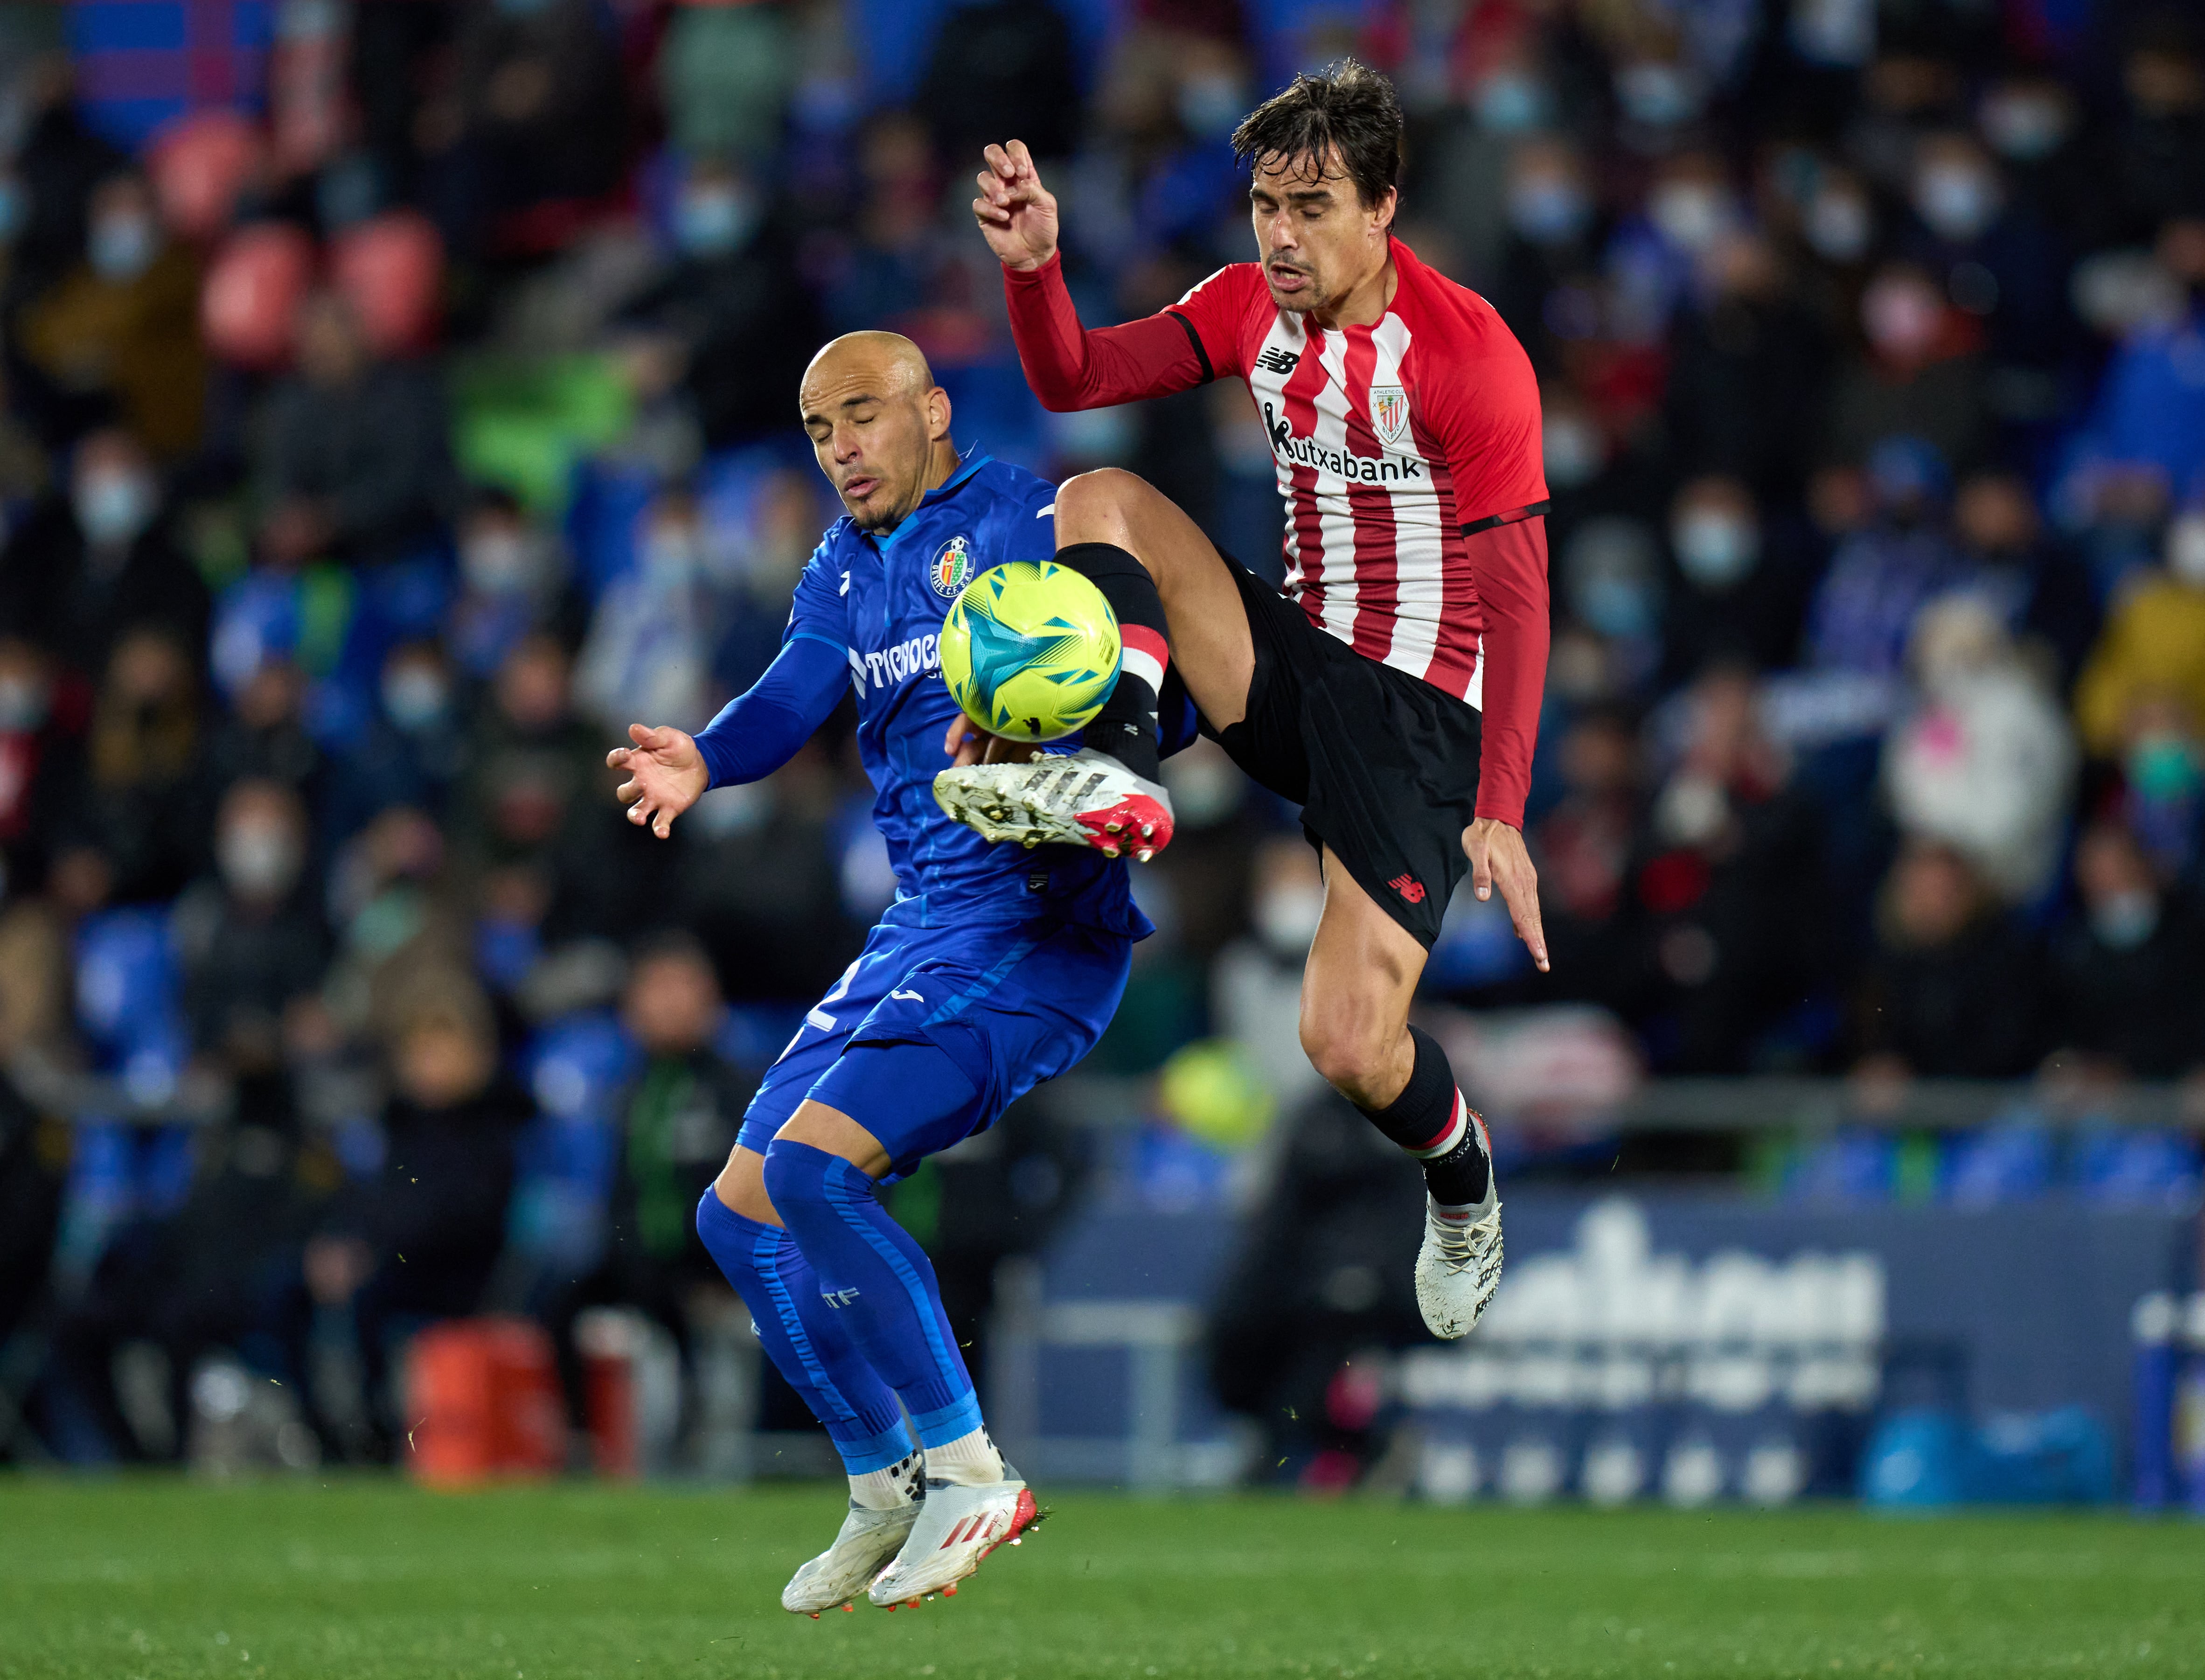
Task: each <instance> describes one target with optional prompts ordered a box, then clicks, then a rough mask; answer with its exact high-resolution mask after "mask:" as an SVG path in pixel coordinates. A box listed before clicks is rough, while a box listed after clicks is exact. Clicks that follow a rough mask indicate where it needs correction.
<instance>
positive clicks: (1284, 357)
mask: <svg viewBox="0 0 2205 1680" xmlns="http://www.w3.org/2000/svg"><path fill="white" fill-rule="evenodd" d="M1301 360H1302V359H1301V353H1300V352H1299V351H1298V350H1282V349H1279V348H1278V346H1276V345H1273V346H1272V347H1271V348H1270V349H1268V350H1266V351H1264V352H1263V354H1261V355H1260V356H1257V358H1256V366H1258V367H1260V368H1262V369H1263V371H1264V372H1266V373H1291V372H1293V371H1294V369H1295V368H1297V367H1299V366H1301Z"/></svg>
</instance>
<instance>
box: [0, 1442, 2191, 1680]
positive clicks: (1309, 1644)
mask: <svg viewBox="0 0 2205 1680" xmlns="http://www.w3.org/2000/svg"><path fill="white" fill-rule="evenodd" d="M838 1504H839V1495H838V1493H837V1492H835V1490H832V1489H830V1488H828V1487H826V1486H817V1487H799V1488H790V1487H776V1488H771V1489H768V1490H765V1491H756V1492H728V1491H708V1490H695V1491H686V1490H675V1491H660V1490H648V1491H645V1490H633V1491H631V1490H621V1489H601V1488H593V1487H580V1486H574V1487H567V1486H561V1487H550V1488H513V1489H505V1490H500V1491H496V1492H485V1493H481V1494H474V1495H466V1496H441V1495H431V1494H426V1493H422V1492H415V1491H413V1490H410V1489H408V1488H406V1487H404V1486H400V1485H398V1484H395V1483H387V1482H381V1481H368V1480H351V1481H348V1480H333V1481H332V1482H330V1484H328V1485H326V1486H323V1485H318V1484H313V1483H308V1484H305V1485H299V1484H279V1483H264V1484H252V1485H242V1486H216V1487H209V1486H197V1485H193V1484H191V1483H187V1482H183V1481H180V1480H131V1479H125V1480H110V1481H105V1482H98V1483H72V1482H61V1481H48V1480H15V1481H5V1480H0V1677H6V1680H33V1677H35V1680H46V1677H71V1680H74V1677H80V1676H82V1677H97V1680H127V1677H134V1676H144V1677H147V1680H161V1677H170V1676H193V1677H201V1676H205V1677H229V1676H235V1677H237V1680H259V1677H261V1676H270V1677H278V1676H280V1677H293V1676H296V1677H310V1680H371V1677H373V1680H413V1677H437V1680H448V1677H449V1680H477V1677H479V1680H566V1677H576V1676H585V1675H587V1676H607V1677H619V1676H651V1677H662V1676H664V1677H689V1676H700V1677H702V1676H712V1677H717V1676H740V1677H743V1680H823V1677H841V1676H867V1677H871V1676H884V1677H885V1676H897V1677H902V1676H914V1677H925V1676H932V1677H936V1680H1007V1677H1013V1676H1015V1677H1020V1680H1086V1677H1107V1680H1150V1677H1153V1676H1167V1675H1168V1676H1184V1677H1209V1676H1220V1677H1224V1676H1241V1675H1281V1676H1288V1677H1299V1676H1305V1675H1306V1676H1312V1677H1339V1680H1345V1677H1348V1676H1355V1677H1393V1676H1400V1677H1405V1680H1406V1677H1412V1676H1433V1677H1447V1680H1453V1677H1459V1676H1462V1677H1467V1676H1477V1677H1481V1680H1483V1677H1513V1676H1551V1677H1556V1680H1560V1677H1575V1676H1581V1675H1583V1676H1591V1675H1609V1676H1619V1677H1620V1676H1638V1675H1645V1676H1653V1677H1661V1680H1667V1677H1691V1676H1697V1675H1715V1676H1757V1675H1787V1676H1814V1677H1816V1680H1822V1677H1828V1676H1831V1675H1837V1674H1869V1675H1884V1674H1901V1675H1909V1674H1923V1675H1939V1676H1946V1675H1952V1676H1959V1675H1984V1676H2009V1675H2039V1674H2060V1675H2092V1676H2095V1675H2121V1676H2126V1675H2138V1676H2146V1675H2149V1676H2160V1675H2176V1674H2195V1675H2205V1524H2194V1523H2183V1522H2137V1521H2134V1520H2131V1519H2129V1518H2126V1517H2124V1516H2053V1515H2043V1516H2037V1515H2028V1516H1995V1517H1992V1516H1967V1517H1953V1518H1945V1519H1929V1520H1920V1521H1898V1520H1892V1519H1887V1518H1878V1517H1874V1516H1864V1515H1862V1514H1859V1513H1857V1512H1854V1511H1851V1510H1835V1509H1832V1510H1809V1511H1796V1512H1789V1513H1785V1514H1781V1515H1776V1514H1758V1513H1747V1512H1725V1513H1721V1514H1716V1515H1708V1514H1701V1515H1687V1514H1682V1513H1673V1512H1669V1511H1658V1510H1649V1511H1629V1512H1620V1513H1596V1512H1590V1511H1581V1510H1552V1511H1543V1512H1524V1511H1509V1510H1495V1509H1489V1508H1484V1507H1473V1508H1471V1509H1467V1510H1435V1509H1430V1508H1426V1507H1418V1506H1413V1505H1409V1506H1403V1505H1394V1504H1379V1503H1375V1502H1362V1501H1356V1500H1346V1501H1341V1502H1338V1503H1333V1504H1316V1503H1311V1502H1306V1501H1300V1500H1291V1499H1284V1498H1233V1499H1202V1500H1196V1499H1189V1500H1184V1501H1144V1500H1135V1499H1129V1498H1111V1497H1108V1496H1103V1495H1097V1494H1085V1493H1074V1494H1066V1495H1063V1496H1061V1497H1058V1498H1055V1516H1054V1517H1053V1519H1052V1520H1051V1521H1050V1522H1049V1523H1048V1524H1047V1525H1046V1526H1045V1527H1044V1528H1043V1529H1042V1530H1041V1531H1040V1533H1039V1534H1038V1535H1037V1538H1036V1539H1035V1540H1033V1541H1031V1543H1029V1544H1027V1545H1025V1546H1021V1547H1019V1549H1018V1550H1016V1551H1009V1550H1006V1551H1003V1552H998V1553H997V1554H996V1558H994V1559H993V1560H992V1561H991V1562H990V1564H988V1565H987V1566H986V1567H985V1568H984V1570H982V1571H981V1573H980V1575H979V1576H978V1578H977V1579H976V1580H975V1581H973V1582H969V1583H967V1585H966V1588H965V1589H964V1591H963V1592H961V1593H960V1594H959V1595H958V1596H957V1597H956V1598H955V1599H954V1600H935V1601H934V1602H933V1603H931V1604H928V1605H926V1606H923V1607H922V1608H920V1609H918V1610H917V1611H908V1610H906V1611H900V1612H898V1613H897V1614H895V1615H894V1616H889V1615H885V1614H883V1613H882V1612H880V1611H874V1610H870V1609H866V1610H860V1611H859V1612H857V1613H856V1614H854V1615H844V1614H839V1613H838V1614H830V1615H829V1616H827V1617H823V1618H822V1619H821V1620H819V1621H817V1622H812V1621H808V1620H804V1619H801V1618H799V1617H791V1616H787V1615H786V1614H784V1613H783V1612H782V1611H781V1610H780V1609H779V1607H778V1606H777V1605H776V1598H777V1595H778V1594H779V1592H780V1589H781V1585H782V1582H783V1581H784V1580H785V1579H786V1578H787V1575H788V1572H789V1570H791V1568H793V1566H794V1564H796V1563H798V1562H799V1560H800V1559H802V1558H804V1557H805V1556H807V1555H808V1554H809V1553H811V1552H813V1551H815V1550H816V1549H817V1547H818V1546H819V1545H820V1544H822V1543H823V1541H824V1540H825V1539H826V1537H827V1536H828V1534H829V1533H830V1532H831V1530H832V1528H833V1526H834V1524H835V1522H836V1521H837V1520H839V1512H838V1509H837V1507H838Z"/></svg>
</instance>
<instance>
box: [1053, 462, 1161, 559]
mask: <svg viewBox="0 0 2205 1680" xmlns="http://www.w3.org/2000/svg"><path fill="white" fill-rule="evenodd" d="M1154 493H1155V492H1154V491H1150V489H1149V486H1147V484H1146V483H1144V481H1143V480H1141V479H1139V478H1138V477H1136V476H1135V475H1134V474H1132V473H1128V472H1126V470H1125V469H1124V468H1121V467H1098V468H1096V469H1095V470H1094V471H1093V472H1091V473H1081V474H1078V475H1076V476H1075V477H1073V478H1069V479H1067V480H1065V481H1064V482H1063V483H1062V484H1061V485H1059V486H1057V487H1056V543H1057V546H1058V547H1059V548H1063V547H1067V546H1068V545H1071V544H1073V543H1109V544H1112V545H1114V546H1116V547H1119V548H1124V549H1130V548H1131V547H1132V535H1133V509H1134V508H1135V507H1136V505H1137V504H1138V502H1139V500H1140V497H1142V496H1143V495H1144V494H1150V495H1153V494H1154Z"/></svg>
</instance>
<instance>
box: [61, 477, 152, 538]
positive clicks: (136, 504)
mask: <svg viewBox="0 0 2205 1680" xmlns="http://www.w3.org/2000/svg"><path fill="white" fill-rule="evenodd" d="M70 501H71V505H72V506H74V509H76V522H77V527H78V528H79V529H80V530H81V531H82V532H83V533H84V534H85V539H86V541H88V542H90V543H91V544H92V545H93V546H94V547H97V548H119V547H121V546H122V545H123V544H125V543H128V542H132V541H134V540H135V539H137V536H138V533H140V532H141V531H143V530H144V529H145V528H146V527H147V526H148V525H150V524H152V522H153V511H154V505H155V493H154V490H153V484H152V480H150V479H148V478H147V477H146V475H145V474H142V473H127V472H126V473H118V472H96V473H87V474H86V475H85V476H84V478H83V480H81V481H80V483H79V484H78V486H77V488H76V493H75V495H74V496H73V497H71V498H70Z"/></svg>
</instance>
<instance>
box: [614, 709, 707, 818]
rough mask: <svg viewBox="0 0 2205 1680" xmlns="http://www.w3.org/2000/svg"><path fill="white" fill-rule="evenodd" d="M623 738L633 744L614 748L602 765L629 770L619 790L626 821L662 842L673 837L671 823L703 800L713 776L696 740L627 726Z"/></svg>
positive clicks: (672, 732) (678, 733)
mask: <svg viewBox="0 0 2205 1680" xmlns="http://www.w3.org/2000/svg"><path fill="white" fill-rule="evenodd" d="M627 738H628V739H629V740H630V741H632V742H634V743H635V744H634V745H633V747H615V748H613V750H612V751H611V752H609V753H608V754H605V762H606V763H607V764H609V765H610V766H612V767H613V768H614V769H615V770H624V771H627V781H625V782H623V783H621V784H620V789H619V792H620V801H621V804H623V805H625V806H627V819H628V820H629V821H630V822H632V823H633V824H635V825H637V826H638V827H639V828H643V827H647V828H649V829H650V830H651V832H652V833H653V834H656V835H657V837H659V838H660V839H662V840H663V839H665V838H666V837H668V836H669V835H670V834H672V833H673V831H674V819H675V818H676V817H678V816H680V815H681V813H683V812H684V811H686V810H687V809H688V808H689V807H691V806H692V805H694V804H695V803H696V802H697V801H698V799H700V798H702V797H703V796H704V789H706V788H708V787H710V785H711V783H712V777H711V772H710V771H708V770H707V769H706V768H705V767H704V754H702V753H700V752H698V750H697V742H696V741H695V740H694V739H693V738H692V737H691V736H686V735H684V734H683V733H682V732H681V730H675V729H655V730H654V729H647V728H645V726H644V725H643V724H629V725H628V726H627Z"/></svg>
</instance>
